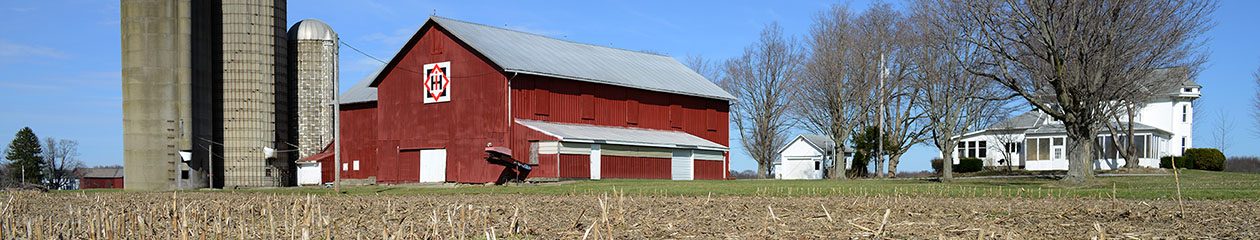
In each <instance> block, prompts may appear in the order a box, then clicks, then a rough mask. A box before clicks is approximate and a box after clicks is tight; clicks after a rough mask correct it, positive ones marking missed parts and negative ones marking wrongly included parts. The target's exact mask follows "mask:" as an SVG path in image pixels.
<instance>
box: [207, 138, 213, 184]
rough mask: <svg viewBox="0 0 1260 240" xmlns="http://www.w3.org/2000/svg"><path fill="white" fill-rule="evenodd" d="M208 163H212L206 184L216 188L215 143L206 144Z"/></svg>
mask: <svg viewBox="0 0 1260 240" xmlns="http://www.w3.org/2000/svg"><path fill="white" fill-rule="evenodd" d="M206 163H208V164H210V168H209V169H208V170H209V172H207V173H206V178H209V179H208V180H209V181H206V185H208V186H210V188H214V144H209V143H207V144H206Z"/></svg>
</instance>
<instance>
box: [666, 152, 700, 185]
mask: <svg viewBox="0 0 1260 240" xmlns="http://www.w3.org/2000/svg"><path fill="white" fill-rule="evenodd" d="M695 165H696V161H695V160H694V159H692V158H691V150H674V157H673V159H671V160H670V164H669V168H670V179H673V180H692V179H695V177H696V171H695Z"/></svg>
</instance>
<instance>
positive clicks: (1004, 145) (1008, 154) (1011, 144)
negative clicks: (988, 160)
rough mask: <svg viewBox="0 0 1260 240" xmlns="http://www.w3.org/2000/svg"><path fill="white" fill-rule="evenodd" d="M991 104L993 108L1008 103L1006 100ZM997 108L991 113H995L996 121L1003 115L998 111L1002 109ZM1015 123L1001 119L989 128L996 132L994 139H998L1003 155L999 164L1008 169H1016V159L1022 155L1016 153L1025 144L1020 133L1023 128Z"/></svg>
mask: <svg viewBox="0 0 1260 240" xmlns="http://www.w3.org/2000/svg"><path fill="white" fill-rule="evenodd" d="M991 105H993V108H997V109H1001V108H1000V107H999V106H997V105H1006V103H1005V102H1004V103H1002V104H991ZM997 109H995V110H994V112H993V113H990V114H989V115H993V116H992V117H994V118H992V119H993V120H995V121H996V120H997V118H998V117H1000V116H1001V114H1000V113H998V111H1000V110H997ZM1014 124H1015V123H1014V122H1011V121H999V122H997V123H995V124H993V125H991V126H989V130H988V131H992V132H993V133H994V134H993V140H995V141H997V144H998V145H997V150H998V151H1000V153H999V154H1001V156H1002V159H1001V162H1000V163H999V164H1000V165H1003V166H1006V171H1011V170H1013V169H1014V166H1015V161H1019V159H1018V158H1019V157H1020V156H1016V155H1015V153H1019V152H1020V149H1022V146H1023V142H1022V141H1023V138H1022V137H1021V135H1020V133H1023V129H1017V128H1016V127H1017V126H1015V125H1014ZM1021 165H1023V164H1021Z"/></svg>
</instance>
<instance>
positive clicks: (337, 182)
mask: <svg viewBox="0 0 1260 240" xmlns="http://www.w3.org/2000/svg"><path fill="white" fill-rule="evenodd" d="M434 11H435V12H436V11H437V10H434ZM337 41H341V39H340V38H338V39H337ZM334 46H335V45H334ZM336 68H338V67H336V66H335V65H334V67H333V94H332V95H333V169H335V171H333V191H334V192H338V193H340V192H341V170H343V169H341V96H340V95H341V91H340V90H338V88H340V87H341V77H340V75H341V74H340V72H339V71H341V70H340V69H336Z"/></svg>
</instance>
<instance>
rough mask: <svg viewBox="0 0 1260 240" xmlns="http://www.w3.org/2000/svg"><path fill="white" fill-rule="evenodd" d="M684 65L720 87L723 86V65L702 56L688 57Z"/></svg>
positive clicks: (684, 60)
mask: <svg viewBox="0 0 1260 240" xmlns="http://www.w3.org/2000/svg"><path fill="white" fill-rule="evenodd" d="M683 64H684V65H687V67H689V68H691V70H693V71H696V73H698V74H700V76H703V77H704V78H707V79H709V81H712V82H713V83H715V84H717V85H718V86H722V85H723V83H722V65H721V64H719V63H717V62H714V61H710V60H709V59H707V58H704V56H701V55H687V58H685V59H683Z"/></svg>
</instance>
